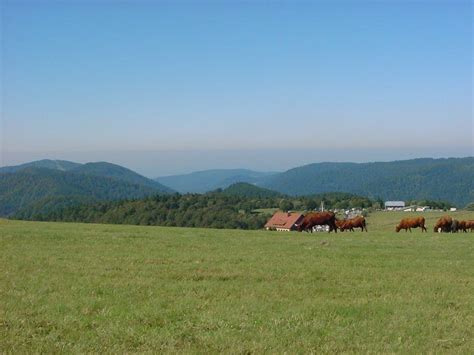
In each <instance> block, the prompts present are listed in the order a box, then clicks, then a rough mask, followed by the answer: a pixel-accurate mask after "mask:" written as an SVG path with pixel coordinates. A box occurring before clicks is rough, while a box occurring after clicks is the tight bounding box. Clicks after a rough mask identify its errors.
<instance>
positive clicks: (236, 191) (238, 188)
mask: <svg viewBox="0 0 474 355" xmlns="http://www.w3.org/2000/svg"><path fill="white" fill-rule="evenodd" d="M222 193H223V194H225V195H233V196H243V197H257V198H263V197H278V196H282V194H281V193H279V192H276V191H272V190H268V189H265V188H263V187H259V186H255V185H252V184H249V183H246V182H237V183H235V184H232V185H230V186H229V187H227V188H225V189H224V190H222Z"/></svg>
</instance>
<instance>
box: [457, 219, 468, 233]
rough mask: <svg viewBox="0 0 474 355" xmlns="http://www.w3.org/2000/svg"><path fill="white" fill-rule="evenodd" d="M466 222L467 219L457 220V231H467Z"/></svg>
mask: <svg viewBox="0 0 474 355" xmlns="http://www.w3.org/2000/svg"><path fill="white" fill-rule="evenodd" d="M467 222H468V221H459V222H458V231H460V232H464V233H467V228H468V227H467Z"/></svg>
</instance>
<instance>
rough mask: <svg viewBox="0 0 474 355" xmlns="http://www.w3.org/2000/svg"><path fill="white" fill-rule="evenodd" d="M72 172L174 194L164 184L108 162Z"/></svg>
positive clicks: (84, 165)
mask: <svg viewBox="0 0 474 355" xmlns="http://www.w3.org/2000/svg"><path fill="white" fill-rule="evenodd" d="M71 172H74V173H80V174H86V175H93V176H102V177H109V178H113V179H116V180H120V181H126V182H129V183H131V184H137V185H141V186H146V187H150V188H153V189H156V190H157V191H159V192H161V193H173V192H174V191H173V190H172V189H170V188H169V187H167V186H164V185H163V184H160V183H159V182H157V181H154V180H152V179H148V178H146V177H144V176H142V175H140V174H137V173H136V172H134V171H132V170H130V169H127V168H124V167H123V166H120V165H116V164H112V163H107V162H98V163H87V164H83V165H80V166H78V167H76V168H74V169H72V170H71Z"/></svg>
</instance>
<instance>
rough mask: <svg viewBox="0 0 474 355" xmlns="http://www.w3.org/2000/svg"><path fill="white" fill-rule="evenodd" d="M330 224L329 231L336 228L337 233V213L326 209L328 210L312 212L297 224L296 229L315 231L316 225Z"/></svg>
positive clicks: (299, 230)
mask: <svg viewBox="0 0 474 355" xmlns="http://www.w3.org/2000/svg"><path fill="white" fill-rule="evenodd" d="M322 225H328V226H329V232H331V231H332V230H334V232H335V233H337V226H336V215H335V214H334V212H330V211H326V212H310V213H308V214H307V215H306V216H304V217H303V220H302V221H301V223H300V224H298V225H297V226H296V230H297V231H298V232H301V231H306V232H308V231H311V232H313V227H314V226H322Z"/></svg>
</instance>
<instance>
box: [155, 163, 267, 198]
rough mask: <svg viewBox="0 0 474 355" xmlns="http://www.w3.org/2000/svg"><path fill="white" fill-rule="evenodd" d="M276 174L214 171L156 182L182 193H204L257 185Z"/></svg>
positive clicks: (158, 179)
mask: <svg viewBox="0 0 474 355" xmlns="http://www.w3.org/2000/svg"><path fill="white" fill-rule="evenodd" d="M273 174H275V173H274V172H259V171H253V170H248V169H213V170H203V171H196V172H193V173H190V174H183V175H171V176H163V177H158V178H156V179H155V180H156V181H158V182H160V183H162V184H164V185H166V186H169V187H170V188H172V189H173V190H176V191H178V192H180V193H187V192H193V193H204V192H208V191H212V190H216V189H224V188H226V187H228V186H230V185H232V184H234V183H236V182H247V183H255V182H257V181H260V179H262V178H264V177H267V176H271V175H273Z"/></svg>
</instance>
